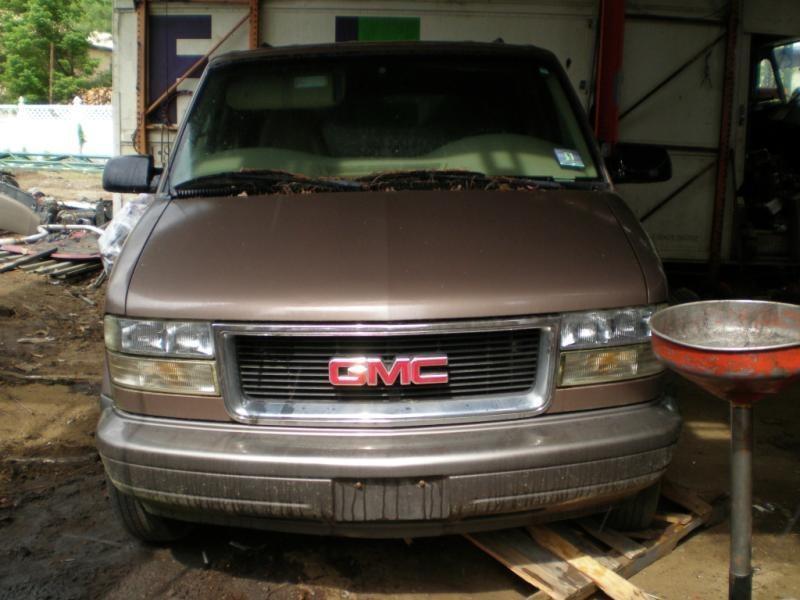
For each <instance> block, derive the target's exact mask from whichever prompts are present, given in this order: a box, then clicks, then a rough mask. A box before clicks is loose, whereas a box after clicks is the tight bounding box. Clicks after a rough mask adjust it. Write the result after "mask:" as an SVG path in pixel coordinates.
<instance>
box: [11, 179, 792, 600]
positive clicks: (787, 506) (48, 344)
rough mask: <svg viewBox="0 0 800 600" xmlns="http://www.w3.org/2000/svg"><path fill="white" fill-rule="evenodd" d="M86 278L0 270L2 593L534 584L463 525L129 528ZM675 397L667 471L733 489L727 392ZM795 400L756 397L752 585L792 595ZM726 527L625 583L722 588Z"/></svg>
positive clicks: (234, 592)
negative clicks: (145, 539) (101, 408)
mask: <svg viewBox="0 0 800 600" xmlns="http://www.w3.org/2000/svg"><path fill="white" fill-rule="evenodd" d="M70 177H72V175H70ZM20 179H22V180H23V181H24V180H25V178H22V177H21V178H20ZM21 183H22V181H21ZM65 183H69V184H70V185H77V183H76V181H75V180H72V179H69V178H67V179H66V180H65ZM89 184H90V185H91V182H89ZM30 185H38V187H41V188H43V189H44V190H45V191H46V192H47V193H53V194H55V193H56V192H55V191H51V190H50V189H47V188H46V186H45V185H42V184H36V183H31V184H30ZM30 185H27V184H23V187H30ZM63 189H65V190H70V189H71V190H76V189H78V188H77V187H64V188H63ZM84 286H85V283H84V284H83V285H70V286H64V285H53V284H52V283H50V282H49V281H48V280H46V279H44V278H42V277H39V276H36V275H32V274H26V273H21V272H11V273H6V274H2V275H0V599H2V600H5V599H9V600H10V599H14V600H16V599H21V598H25V599H45V598H55V599H73V598H74V599H83V598H109V599H128V598H191V599H192V600H205V599H230V600H239V599H246V598H248V599H249V598H272V599H276V600H288V599H298V600H299V599H311V598H315V599H317V598H354V599H356V598H357V599H362V598H364V599H366V598H403V599H417V598H420V599H421V598H431V597H434V598H441V599H442V600H444V599H448V598H462V597H469V596H475V597H478V598H498V599H500V600H503V599H517V598H525V597H526V596H527V595H529V594H530V593H532V592H533V591H534V590H533V589H532V588H530V587H529V586H527V585H526V584H524V583H522V582H521V581H519V580H517V579H516V578H515V577H514V576H513V575H512V574H510V573H509V572H508V571H506V570H505V569H504V568H503V567H501V566H500V565H499V564H498V563H496V562H495V561H494V560H493V559H491V558H489V557H488V556H486V555H484V554H483V553H481V552H480V551H479V550H477V549H476V548H474V547H473V546H472V545H470V544H469V543H468V542H466V541H465V540H464V539H463V538H460V537H445V538H434V539H420V540H414V541H413V542H412V543H411V544H407V543H405V542H403V541H399V540H389V541H374V540H349V539H337V538H316V537H309V536H299V535H287V534H272V533H265V532H256V531H247V530H237V529H226V528H218V527H200V528H198V529H197V530H196V532H195V533H194V534H192V536H191V537H190V538H189V539H187V540H186V541H184V542H181V543H178V544H173V545H171V546H165V547H152V546H144V545H141V544H138V543H136V542H134V541H133V540H132V539H130V538H129V537H128V536H127V535H126V534H125V532H124V531H123V530H122V529H121V527H120V526H119V525H118V524H117V522H116V520H115V519H114V517H113V515H112V514H111V510H110V506H109V503H108V498H107V495H106V491H105V483H104V480H103V475H102V466H101V464H100V462H99V460H98V458H97V455H96V452H95V450H94V446H93V430H94V426H95V421H96V419H97V416H98V408H97V397H98V390H99V380H100V373H101V360H102V352H103V348H102V323H101V315H102V291H91V290H87V289H85V287H84ZM71 292H76V293H78V292H79V293H80V294H81V295H84V296H86V297H87V298H89V299H90V300H91V301H93V302H94V303H95V304H96V305H95V306H92V305H90V304H88V303H86V302H85V301H83V300H81V299H79V298H76V297H75V296H74V295H73V294H72V293H71ZM679 400H680V404H681V409H682V411H683V413H684V416H685V418H686V426H685V429H684V432H683V435H682V438H681V441H680V444H679V447H678V450H677V454H676V458H675V461H674V464H673V466H672V468H671V470H670V477H671V478H672V479H674V480H675V481H676V482H678V483H681V484H684V485H687V486H689V487H692V488H693V489H696V490H698V491H699V492H700V493H701V494H702V495H703V496H704V497H706V498H709V499H711V498H714V497H716V496H718V495H720V494H721V493H723V492H724V491H725V490H726V489H727V481H728V455H727V451H728V446H727V444H728V433H727V409H726V406H725V405H724V404H723V403H721V402H719V401H716V400H713V399H711V398H709V397H708V396H706V395H704V394H703V393H701V392H699V391H697V390H696V389H695V388H693V387H690V386H689V385H680V386H679ZM799 401H800V394H798V393H793V394H792V395H790V396H789V397H785V398H782V399H780V400H775V401H772V400H770V401H765V402H764V404H763V405H762V406H760V407H759V409H758V411H757V417H756V420H757V423H756V435H757V440H758V441H757V448H756V453H755V490H756V491H755V505H756V506H755V508H754V529H755V539H754V564H755V566H756V573H755V578H754V588H755V597H756V598H759V599H776V600H789V599H792V598H794V599H798V598H800V522H798V521H800V519H798V517H799V516H800V402H799ZM727 535H728V523H727V522H723V523H721V524H719V525H717V526H715V527H712V528H710V529H705V530H702V531H700V532H699V533H697V534H695V535H693V536H692V537H691V538H689V539H688V540H686V541H685V542H684V543H683V544H682V545H681V546H679V548H678V549H677V550H676V551H675V552H673V553H672V554H670V555H669V556H667V557H666V558H664V559H662V560H661V561H659V562H657V563H655V564H654V565H652V566H650V567H649V568H647V569H646V570H645V571H643V572H642V573H640V574H638V575H637V576H636V577H634V579H633V581H634V583H636V584H637V585H639V586H641V587H642V588H643V589H645V590H647V591H648V592H649V593H651V594H653V595H654V596H655V597H658V598H665V599H684V598H686V599H716V598H725V597H726V594H727V556H728V547H727V545H728V539H727Z"/></svg>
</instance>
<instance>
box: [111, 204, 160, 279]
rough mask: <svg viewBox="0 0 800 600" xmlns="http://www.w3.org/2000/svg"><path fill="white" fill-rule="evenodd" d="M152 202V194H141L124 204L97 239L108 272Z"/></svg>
mask: <svg viewBox="0 0 800 600" xmlns="http://www.w3.org/2000/svg"><path fill="white" fill-rule="evenodd" d="M152 202H153V196H152V195H151V194H139V196H138V197H137V198H136V199H135V200H131V201H130V202H128V203H127V204H124V205H123V206H122V208H121V209H120V210H119V212H118V213H117V214H115V215H114V218H113V219H112V220H111V222H110V223H109V224H108V227H106V230H105V231H104V232H103V235H101V236H100V238H99V239H98V240H97V245H98V246H99V247H100V255H101V257H102V259H103V267H104V268H105V270H106V273H110V272H111V268H112V267H113V266H114V262H115V261H116V260H117V257H118V256H119V254H120V252H122V248H123V247H124V245H125V240H127V239H128V235H130V232H131V231H132V230H133V228H134V226H135V225H136V223H138V222H139V219H141V218H142V215H143V214H144V213H145V211H146V210H147V209H148V208H149V207H150V204H152Z"/></svg>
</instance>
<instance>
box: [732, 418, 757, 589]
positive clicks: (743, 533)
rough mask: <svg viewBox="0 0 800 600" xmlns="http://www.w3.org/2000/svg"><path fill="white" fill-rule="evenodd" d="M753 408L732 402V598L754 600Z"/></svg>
mask: <svg viewBox="0 0 800 600" xmlns="http://www.w3.org/2000/svg"><path fill="white" fill-rule="evenodd" d="M752 507H753V407H752V405H749V404H746V405H743V404H736V403H732V404H731V566H730V578H729V588H728V597H729V598H730V600H750V598H751V596H752V583H753V581H752V580H753V570H752V568H751V566H750V555H751V541H750V540H751V535H752V530H753V508H752Z"/></svg>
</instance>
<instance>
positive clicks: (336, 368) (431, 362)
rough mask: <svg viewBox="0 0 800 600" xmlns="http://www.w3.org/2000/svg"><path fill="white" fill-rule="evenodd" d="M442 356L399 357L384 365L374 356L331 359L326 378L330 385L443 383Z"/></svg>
mask: <svg viewBox="0 0 800 600" xmlns="http://www.w3.org/2000/svg"><path fill="white" fill-rule="evenodd" d="M446 366H447V357H446V356H416V357H412V356H399V357H397V358H395V359H394V361H392V362H391V363H389V364H388V365H387V363H384V362H383V360H381V359H380V358H378V357H375V356H361V357H357V358H332V359H331V360H330V362H329V363H328V381H330V382H331V384H332V385H352V386H359V385H378V384H379V383H383V385H394V384H395V383H396V382H397V380H398V379H399V380H400V385H411V384H414V385H432V384H443V383H447V381H448V377H447V371H430V370H429V369H430V368H433V367H446Z"/></svg>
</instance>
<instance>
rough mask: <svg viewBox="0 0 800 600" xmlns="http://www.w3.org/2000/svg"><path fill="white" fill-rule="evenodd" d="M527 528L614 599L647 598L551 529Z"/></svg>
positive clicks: (537, 539) (639, 590)
mask: <svg viewBox="0 0 800 600" xmlns="http://www.w3.org/2000/svg"><path fill="white" fill-rule="evenodd" d="M527 529H528V532H529V533H530V534H531V536H533V539H534V540H536V541H537V542H538V543H539V545H540V546H542V547H544V548H545V549H547V550H549V551H550V552H552V553H553V554H555V555H556V556H560V557H561V558H563V559H564V560H566V561H567V562H568V563H570V564H571V565H572V566H573V567H575V568H576V569H578V570H579V571H581V572H582V573H583V574H584V575H586V576H587V577H588V578H589V579H591V580H592V581H593V582H594V584H595V585H596V586H597V587H598V588H600V589H601V590H602V591H603V592H605V593H606V594H607V595H608V596H610V597H611V598H614V600H648V598H649V597H648V595H647V594H646V593H645V592H643V591H642V590H641V589H640V588H638V587H636V586H635V585H633V584H632V583H631V582H630V581H628V580H626V579H624V578H623V577H621V576H620V575H618V574H617V573H616V572H614V571H612V570H611V569H608V568H606V567H604V566H603V565H602V564H600V562H598V561H597V560H595V559H594V558H592V557H591V556H587V555H586V554H584V553H583V552H581V551H580V550H579V549H578V548H576V547H575V546H573V545H572V544H571V543H569V542H568V541H567V540H565V539H564V538H563V537H561V536H559V535H558V534H556V533H555V532H554V531H553V530H552V529H548V528H547V527H543V526H537V525H533V526H530V527H528V528H527Z"/></svg>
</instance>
